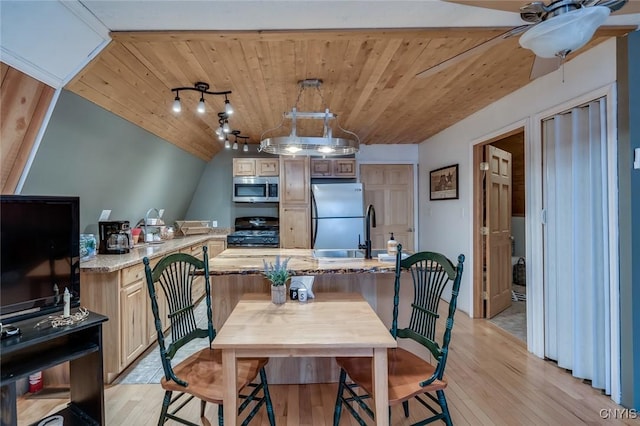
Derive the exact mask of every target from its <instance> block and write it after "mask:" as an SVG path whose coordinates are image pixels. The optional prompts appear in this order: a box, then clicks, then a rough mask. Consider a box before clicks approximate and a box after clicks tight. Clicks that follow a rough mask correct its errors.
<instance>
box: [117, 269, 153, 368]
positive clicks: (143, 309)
mask: <svg viewBox="0 0 640 426" xmlns="http://www.w3.org/2000/svg"><path fill="white" fill-rule="evenodd" d="M145 286H146V283H145V281H144V280H143V279H140V280H137V281H135V282H134V283H133V284H130V285H128V286H126V287H124V288H123V289H122V290H120V310H121V312H120V318H121V320H122V323H121V330H120V339H121V348H122V354H121V359H120V362H121V364H122V368H124V367H126V366H127V365H129V364H130V363H131V362H133V360H135V359H136V357H137V356H138V355H140V354H141V353H142V352H144V350H145V349H146V348H147V344H148V337H149V333H148V330H149V329H148V316H147V304H148V300H147V299H148V296H147V291H146V289H145Z"/></svg>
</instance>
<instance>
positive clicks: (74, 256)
mask: <svg viewBox="0 0 640 426" xmlns="http://www.w3.org/2000/svg"><path fill="white" fill-rule="evenodd" d="M0 241H1V246H0V258H1V259H2V260H1V265H0V321H2V323H3V324H8V323H12V322H16V321H19V320H23V319H27V318H31V317H35V316H40V315H47V314H51V313H53V312H57V311H61V310H62V309H63V303H64V302H63V294H64V291H65V288H67V289H69V293H70V294H71V307H74V306H78V305H79V304H80V199H79V198H78V197H65V196H32V195H0Z"/></svg>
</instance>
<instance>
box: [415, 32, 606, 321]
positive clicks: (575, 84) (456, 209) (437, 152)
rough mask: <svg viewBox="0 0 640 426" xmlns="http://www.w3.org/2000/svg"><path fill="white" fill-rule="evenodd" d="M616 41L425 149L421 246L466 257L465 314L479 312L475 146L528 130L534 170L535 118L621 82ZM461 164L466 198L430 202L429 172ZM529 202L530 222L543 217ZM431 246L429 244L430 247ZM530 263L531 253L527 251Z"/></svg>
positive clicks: (451, 130) (493, 106)
mask: <svg viewBox="0 0 640 426" xmlns="http://www.w3.org/2000/svg"><path fill="white" fill-rule="evenodd" d="M615 47H616V44H615V39H610V40H608V41H606V42H604V43H601V44H600V45H598V46H596V47H594V48H592V49H590V50H589V51H587V52H585V53H583V54H581V55H579V56H577V57H576V58H575V59H573V60H571V61H569V62H567V63H566V64H565V65H564V81H563V72H562V69H560V70H557V71H555V72H553V73H551V74H548V75H546V76H544V77H541V78H538V79H537V80H534V81H533V82H531V83H530V84H528V85H527V86H525V87H523V88H521V89H520V90H518V91H516V92H513V93H511V94H510V95H508V96H506V97H504V98H502V99H500V100H499V101H496V102H494V103H493V104H491V105H489V106H488V107H486V108H484V109H482V110H481V111H478V112H477V113H475V114H473V115H472V116H470V117H467V118H466V119H464V120H462V121H460V122H458V123H456V124H455V125H454V126H452V127H449V128H448V129H446V130H444V131H442V132H441V133H439V134H437V135H435V136H433V137H432V138H430V139H427V140H426V141H424V142H423V143H422V144H420V146H419V153H420V154H419V157H420V160H419V161H420V162H419V165H420V169H421V170H423V172H421V173H420V178H419V182H420V188H422V189H421V190H420V193H419V204H420V210H421V211H422V212H423V213H424V214H422V215H421V217H420V229H421V230H422V231H421V233H420V238H421V246H422V247H429V249H433V250H436V251H440V252H442V253H444V254H445V255H447V256H448V257H450V258H451V259H452V260H454V259H456V257H457V256H458V254H460V253H463V254H464V255H465V256H466V260H465V272H464V275H463V281H462V285H461V291H460V296H459V299H458V303H459V308H460V309H461V310H462V311H465V312H467V313H469V314H470V315H472V314H473V312H472V309H473V303H472V302H473V299H472V282H473V281H472V279H473V271H472V269H473V268H472V265H473V253H472V248H473V238H472V224H473V223H472V222H473V221H472V215H471V214H470V212H472V208H473V200H472V196H473V186H472V184H473V182H472V171H471V168H470V164H471V161H472V147H473V145H474V144H476V143H479V142H481V141H483V140H486V139H489V138H491V137H493V136H497V135H499V134H501V133H503V132H506V131H508V130H511V129H513V128H516V127H521V126H522V125H524V126H525V156H526V157H527V158H525V161H526V162H527V169H528V170H530V169H531V168H530V165H531V164H530V161H531V158H530V154H531V152H532V151H531V146H537V147H539V146H540V145H539V141H536V140H533V139H532V133H533V132H530V131H529V129H530V128H531V127H530V126H535V125H536V123H535V121H534V120H535V116H536V115H538V114H541V113H542V112H544V111H546V110H548V109H550V108H552V107H554V106H556V105H559V104H562V103H565V102H568V101H570V100H572V99H574V98H578V97H580V96H583V95H585V94H587V93H589V92H591V91H593V90H595V89H598V88H601V87H604V86H606V85H608V84H611V83H612V82H614V81H615V77H616V68H615V63H616V62H615V61H616V59H615V54H616V52H615ZM456 163H457V164H459V178H460V192H459V194H460V198H459V199H458V200H450V201H429V196H428V192H427V189H426V188H428V171H429V170H433V169H437V168H439V167H444V166H447V165H450V164H456ZM531 176H535V167H534V168H533V170H531V171H528V174H527V192H529V190H530V188H531V185H532V183H535V179H533V180H532V179H530V177H531ZM531 209H532V206H531V203H529V202H527V212H526V217H527V220H528V221H529V220H533V218H536V217H539V214H537V213H536V214H534V211H532V210H531ZM427 243H428V244H427ZM527 255H528V256H527V261H528V262H527V263H528V264H530V262H529V257H530V256H529V253H527Z"/></svg>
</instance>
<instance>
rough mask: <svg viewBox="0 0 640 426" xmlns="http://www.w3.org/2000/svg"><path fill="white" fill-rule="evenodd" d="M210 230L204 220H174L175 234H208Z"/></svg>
mask: <svg viewBox="0 0 640 426" xmlns="http://www.w3.org/2000/svg"><path fill="white" fill-rule="evenodd" d="M209 231H211V228H210V227H209V222H208V221H206V220H176V233H177V235H184V236H187V235H198V234H208V233H209Z"/></svg>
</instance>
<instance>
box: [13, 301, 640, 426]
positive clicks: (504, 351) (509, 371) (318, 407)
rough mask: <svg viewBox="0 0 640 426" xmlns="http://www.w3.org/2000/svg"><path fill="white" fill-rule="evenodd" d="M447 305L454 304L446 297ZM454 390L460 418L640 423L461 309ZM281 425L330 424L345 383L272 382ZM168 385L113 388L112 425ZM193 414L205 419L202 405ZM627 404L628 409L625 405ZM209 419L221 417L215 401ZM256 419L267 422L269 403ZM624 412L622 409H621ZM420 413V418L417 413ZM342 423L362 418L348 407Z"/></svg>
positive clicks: (397, 411)
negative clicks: (339, 389) (338, 390)
mask: <svg viewBox="0 0 640 426" xmlns="http://www.w3.org/2000/svg"><path fill="white" fill-rule="evenodd" d="M442 305H445V307H446V304H442ZM450 351H451V352H450V356H449V362H448V364H447V374H446V375H447V377H448V380H449V387H448V388H447V391H446V395H447V399H448V402H449V409H450V410H451V415H452V417H453V422H454V424H456V425H473V426H477V425H578V424H591V425H597V424H606V425H622V424H626V425H640V420H638V419H630V418H629V417H630V416H629V415H628V412H627V415H626V416H625V415H623V416H622V417H625V418H624V419H622V420H620V419H613V418H610V419H607V420H605V419H603V418H602V417H601V415H600V411H601V410H610V411H609V412H610V413H612V414H613V413H614V410H616V409H618V410H622V407H621V406H619V405H617V404H615V403H614V402H613V401H611V399H610V398H609V397H608V396H606V395H603V394H601V392H600V391H598V390H595V389H593V388H592V387H591V386H590V385H588V384H585V383H582V382H581V381H580V380H578V379H576V378H574V377H572V376H571V374H570V373H569V372H566V371H564V370H563V369H560V368H558V367H557V366H556V365H555V364H554V363H552V362H549V361H544V360H541V359H538V358H536V357H535V356H533V355H531V354H529V353H528V352H527V350H526V347H525V345H524V344H523V343H522V342H521V341H520V340H518V339H517V338H515V337H513V336H512V335H510V334H508V333H507V332H505V331H503V330H501V329H500V328H498V327H496V326H495V325H493V324H491V323H490V322H489V321H486V320H472V319H470V318H468V317H467V316H466V314H464V313H462V312H458V313H457V315H456V321H455V325H454V328H453V338H452V342H451V346H450ZM269 388H270V390H271V394H272V400H273V403H274V408H275V412H276V421H277V424H278V425H314V426H316V425H330V424H332V419H333V406H334V402H335V396H336V388H337V385H336V384H335V383H330V384H319V385H289V386H287V385H271V386H270V387H269ZM162 397H163V391H162V389H161V388H160V386H159V385H156V384H147V385H139V384H137V385H131V384H129V385H122V384H121V385H113V386H109V387H107V389H106V391H105V400H106V401H105V404H106V422H107V425H110V426H111V425H114V426H115V425H127V426H128V425H152V424H157V421H158V414H159V412H160V405H161V401H162ZM63 403H65V401H64V400H61V399H35V398H31V399H29V398H21V399H20V400H19V402H18V413H19V420H20V422H19V424H31V423H32V422H34V421H36V420H38V419H41V418H43V417H44V416H45V415H46V414H47V413H49V412H52V411H55V409H56V407H57V406H59V405H60V404H63ZM410 407H411V418H409V420H407V419H405V418H404V416H403V414H402V408H401V407H394V409H393V412H392V424H393V425H408V424H410V420H412V418H413V417H414V416H417V415H419V414H423V413H424V412H425V411H426V410H425V409H424V408H422V409H421V407H420V406H418V405H413V403H411V405H410ZM189 409H190V414H191V418H192V420H193V421H196V422H198V416H199V405H198V403H197V402H192V403H191V405H190V407H189ZM619 412H622V411H619ZM205 415H206V418H207V420H205V421H204V422H201V423H202V424H204V425H208V424H212V425H217V409H216V407H214V406H208V408H207V411H206V413H205ZM261 416H262V417H260V418H259V419H256V420H255V421H254V422H253V423H252V424H253V425H267V424H268V421H267V419H266V415H264V410H262V414H261ZM618 417H620V416H618ZM415 420H416V419H413V421H415ZM340 424H341V425H355V424H356V423H355V422H354V421H353V420H352V418H351V417H350V416H349V415H348V414H343V416H342V421H341V422H340Z"/></svg>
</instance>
